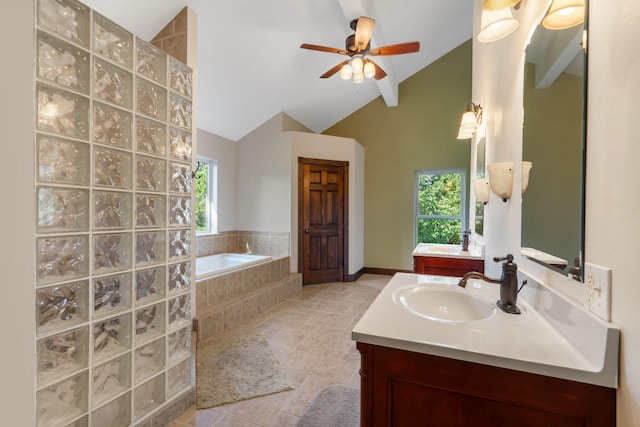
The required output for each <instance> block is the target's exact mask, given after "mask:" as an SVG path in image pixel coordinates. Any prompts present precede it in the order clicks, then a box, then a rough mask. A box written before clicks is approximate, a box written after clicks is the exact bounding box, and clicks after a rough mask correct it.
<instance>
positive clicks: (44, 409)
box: [36, 371, 89, 427]
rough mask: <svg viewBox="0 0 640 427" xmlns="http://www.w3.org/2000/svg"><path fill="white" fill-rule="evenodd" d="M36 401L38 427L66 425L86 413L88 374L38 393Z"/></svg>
mask: <svg viewBox="0 0 640 427" xmlns="http://www.w3.org/2000/svg"><path fill="white" fill-rule="evenodd" d="M36 401H37V403H36V418H37V425H38V427H50V426H57V425H65V424H68V423H69V422H71V421H72V420H74V419H75V418H78V417H79V416H80V415H82V414H84V413H85V412H87V408H88V407H89V372H88V371H85V372H82V373H80V374H78V375H76V376H73V377H71V378H67V379H65V380H63V381H60V382H59V383H56V384H53V385H51V386H49V387H47V388H45V389H42V390H40V391H38V392H37V394H36Z"/></svg>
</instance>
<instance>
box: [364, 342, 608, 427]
mask: <svg viewBox="0 0 640 427" xmlns="http://www.w3.org/2000/svg"><path fill="white" fill-rule="evenodd" d="M357 347H358V350H359V351H360V354H361V356H362V365H361V370H360V376H361V392H360V393H361V394H360V396H361V402H360V408H361V409H360V425H361V426H363V427H364V426H367V427H374V426H375V427H377V426H400V427H404V426H421V427H430V426H433V427H469V426H473V427H485V426H486V427H494V426H504V427H510V426H514V427H516V426H517V427H542V426H544V427H574V426H575V427H578V426H580V427H586V426H590V427H615V425H616V409H615V408H616V390H615V389H613V388H608V387H602V386H596V385H592V384H585V383H581V382H576V381H568V380H564V379H559V378H553V377H547V376H543V375H536V374H530V373H526V372H519V371H514V370H510V369H504V368H498V367H494V366H487V365H480V364H476V363H472V362H465V361H460V360H454V359H448V358H444V357H438V356H432V355H428V354H421V353H415V352H411V351H404V350H397V349H392V348H388V347H382V346H377V345H371V344H365V343H361V342H359V343H358V344H357Z"/></svg>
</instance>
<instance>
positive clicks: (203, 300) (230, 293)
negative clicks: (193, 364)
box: [194, 257, 302, 341]
mask: <svg viewBox="0 0 640 427" xmlns="http://www.w3.org/2000/svg"><path fill="white" fill-rule="evenodd" d="M301 287H302V275H301V274H299V273H289V258H288V257H285V258H280V259H275V260H271V261H269V262H266V263H264V264H260V265H257V266H253V267H248V268H244V269H240V270H236V271H232V272H229V273H224V274H221V275H219V276H214V277H210V278H207V279H204V280H200V281H198V282H196V313H197V316H196V318H195V319H194V329H195V330H197V331H198V339H199V340H201V341H206V340H209V339H212V338H214V337H215V336H216V335H217V334H219V333H220V332H223V331H226V330H230V329H233V328H235V327H237V326H238V325H240V324H241V323H242V322H244V321H247V320H249V319H250V318H252V317H253V316H255V315H256V314H258V313H261V312H264V311H265V310H267V309H269V308H270V307H272V306H273V305H275V304H278V303H280V302H282V301H283V300H284V299H286V298H287V297H288V296H290V295H292V294H293V293H295V292H296V291H298V290H299V289H300V288H301Z"/></svg>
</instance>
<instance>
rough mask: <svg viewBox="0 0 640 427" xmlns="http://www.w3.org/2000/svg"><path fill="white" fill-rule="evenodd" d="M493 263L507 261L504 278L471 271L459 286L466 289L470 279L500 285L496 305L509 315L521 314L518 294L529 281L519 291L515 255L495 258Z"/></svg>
mask: <svg viewBox="0 0 640 427" xmlns="http://www.w3.org/2000/svg"><path fill="white" fill-rule="evenodd" d="M493 261H494V262H501V261H506V262H505V263H504V264H502V276H501V277H500V279H494V278H491V277H487V276H485V275H484V274H482V273H480V272H477V271H470V272H469V273H467V274H465V275H464V276H462V279H460V281H459V282H458V286H460V287H463V288H466V287H467V281H468V280H469V279H480V280H484V281H485V282H488V283H498V284H499V285H500V299H499V300H498V301H497V302H496V304H497V305H498V307H499V308H500V310H502V311H504V312H505V313H509V314H520V309H519V308H518V307H517V306H516V302H517V300H518V293H519V292H520V290H521V289H522V286H524V285H526V284H527V281H526V280H525V281H524V282H522V286H521V287H520V289H518V265H517V264H516V263H515V262H513V255H511V254H508V255H507V256H506V257H503V258H500V257H494V258H493Z"/></svg>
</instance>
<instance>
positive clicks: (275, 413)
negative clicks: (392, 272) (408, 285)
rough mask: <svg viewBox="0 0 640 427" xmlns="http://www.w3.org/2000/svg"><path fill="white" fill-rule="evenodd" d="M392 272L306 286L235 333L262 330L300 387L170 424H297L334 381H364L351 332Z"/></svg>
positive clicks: (277, 426) (235, 426)
mask: <svg viewBox="0 0 640 427" xmlns="http://www.w3.org/2000/svg"><path fill="white" fill-rule="evenodd" d="M390 279H391V277H390V276H380V275H373V274H364V275H363V276H361V277H360V279H358V280H357V281H356V282H351V283H327V284H321V285H312V286H305V287H304V288H303V289H302V290H301V291H300V292H298V293H296V294H295V295H293V296H291V297H290V298H288V299H287V300H286V301H284V302H282V303H280V304H278V305H277V306H275V307H273V308H272V309H271V310H269V311H268V312H265V313H262V314H260V315H258V316H257V317H255V318H254V319H251V321H249V322H247V323H245V324H244V325H242V326H240V327H238V328H236V329H234V330H233V331H231V333H234V334H246V333H252V332H260V333H262V334H263V335H264V336H265V337H266V338H267V340H268V341H269V343H270V344H271V348H272V350H273V352H274V354H275V355H276V357H277V358H278V360H279V361H280V363H281V364H282V365H283V366H284V367H285V369H286V371H287V374H288V375H289V378H290V379H291V381H292V383H293V385H294V387H295V389H294V390H291V391H286V392H282V393H277V394H272V395H269V396H264V397H257V398H254V399H249V400H245V401H242V402H237V403H232V404H229V405H224V406H218V407H215V408H211V409H199V410H196V408H195V406H194V407H191V408H190V409H188V410H187V411H186V412H185V413H183V414H182V415H181V416H179V417H178V418H177V419H176V420H174V421H173V423H171V424H170V426H169V427H185V426H189V427H193V426H196V427H211V426H215V427H255V426H263V427H287V426H294V425H295V424H296V422H297V421H298V419H299V418H300V416H301V415H302V413H303V412H304V411H305V409H306V408H307V407H308V406H309V404H310V403H311V401H312V400H313V398H314V397H315V396H316V394H317V393H318V392H319V391H320V390H322V389H323V388H324V387H326V386H328V385H331V384H350V385H354V386H359V385H360V377H359V374H358V370H359V368H360V355H359V353H358V351H357V350H356V347H355V342H353V341H352V340H351V330H352V329H353V327H354V326H355V324H356V323H357V322H358V320H359V319H360V317H361V316H362V314H363V313H364V312H365V311H366V310H367V308H368V307H369V305H370V304H371V303H372V302H373V300H374V299H375V297H376V296H377V295H378V293H379V292H380V290H381V289H382V288H383V287H384V286H385V285H386V284H387V282H388V281H389V280H390Z"/></svg>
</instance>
